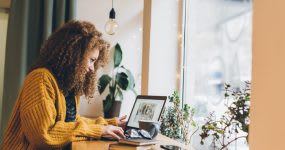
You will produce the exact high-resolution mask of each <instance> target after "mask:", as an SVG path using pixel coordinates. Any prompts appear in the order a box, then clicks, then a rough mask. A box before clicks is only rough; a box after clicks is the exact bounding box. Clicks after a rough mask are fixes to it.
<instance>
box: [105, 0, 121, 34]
mask: <svg viewBox="0 0 285 150" xmlns="http://www.w3.org/2000/svg"><path fill="white" fill-rule="evenodd" d="M113 1H114V0H112V9H111V11H110V13H109V20H108V21H107V22H106V24H105V31H106V33H107V34H109V35H114V34H115V33H116V32H117V31H118V27H119V25H118V23H117V22H116V20H115V18H116V12H115V9H114V7H113Z"/></svg>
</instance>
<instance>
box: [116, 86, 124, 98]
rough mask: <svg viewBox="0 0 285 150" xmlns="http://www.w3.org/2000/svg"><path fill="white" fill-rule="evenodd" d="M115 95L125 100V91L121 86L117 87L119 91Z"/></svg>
mask: <svg viewBox="0 0 285 150" xmlns="http://www.w3.org/2000/svg"><path fill="white" fill-rule="evenodd" d="M115 97H119V100H123V99H124V97H123V93H122V91H121V89H120V88H119V87H117V93H116V96H115ZM116 100H117V99H116Z"/></svg>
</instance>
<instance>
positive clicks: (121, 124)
mask: <svg viewBox="0 0 285 150" xmlns="http://www.w3.org/2000/svg"><path fill="white" fill-rule="evenodd" d="M116 121H117V123H118V126H119V127H121V128H123V129H124V128H125V127H126V123H127V115H124V116H122V117H119V118H116Z"/></svg>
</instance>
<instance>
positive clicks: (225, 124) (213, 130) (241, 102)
mask: <svg viewBox="0 0 285 150" xmlns="http://www.w3.org/2000/svg"><path fill="white" fill-rule="evenodd" d="M225 99H226V100H227V101H228V102H226V104H225V105H226V107H227V111H226V112H225V113H224V114H223V115H222V117H221V118H220V119H215V118H216V117H215V115H214V112H212V113H211V114H210V115H209V116H208V117H207V118H206V122H205V124H204V125H203V126H202V133H201V134H200V137H201V144H202V145H203V144H204V141H205V140H206V139H207V138H209V137H211V139H212V144H211V145H210V146H211V149H214V150H216V149H218V150H223V149H227V148H228V146H229V145H230V144H231V143H233V142H234V141H236V140H239V139H242V138H243V139H246V140H248V128H249V117H250V116H249V106H250V82H245V87H244V88H243V89H242V90H239V89H234V88H232V87H231V85H229V84H225Z"/></svg>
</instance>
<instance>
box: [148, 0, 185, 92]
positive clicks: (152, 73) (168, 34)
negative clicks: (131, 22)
mask: <svg viewBox="0 0 285 150" xmlns="http://www.w3.org/2000/svg"><path fill="white" fill-rule="evenodd" d="M181 4H182V0H152V8H151V9H152V10H151V33H150V57H149V59H150V62H149V81H148V84H149V88H148V94H149V95H170V94H172V92H173V91H174V90H176V89H177V88H179V87H177V82H179V78H177V77H179V76H180V75H179V74H177V73H179V69H180V68H179V65H180V64H179V61H180V60H179V57H180V56H179V54H180V52H179V51H180V49H181V47H180V45H181V43H180V40H181V37H182V36H181V30H180V29H181V22H180V20H181V18H182V15H181V13H182V7H181Z"/></svg>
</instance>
